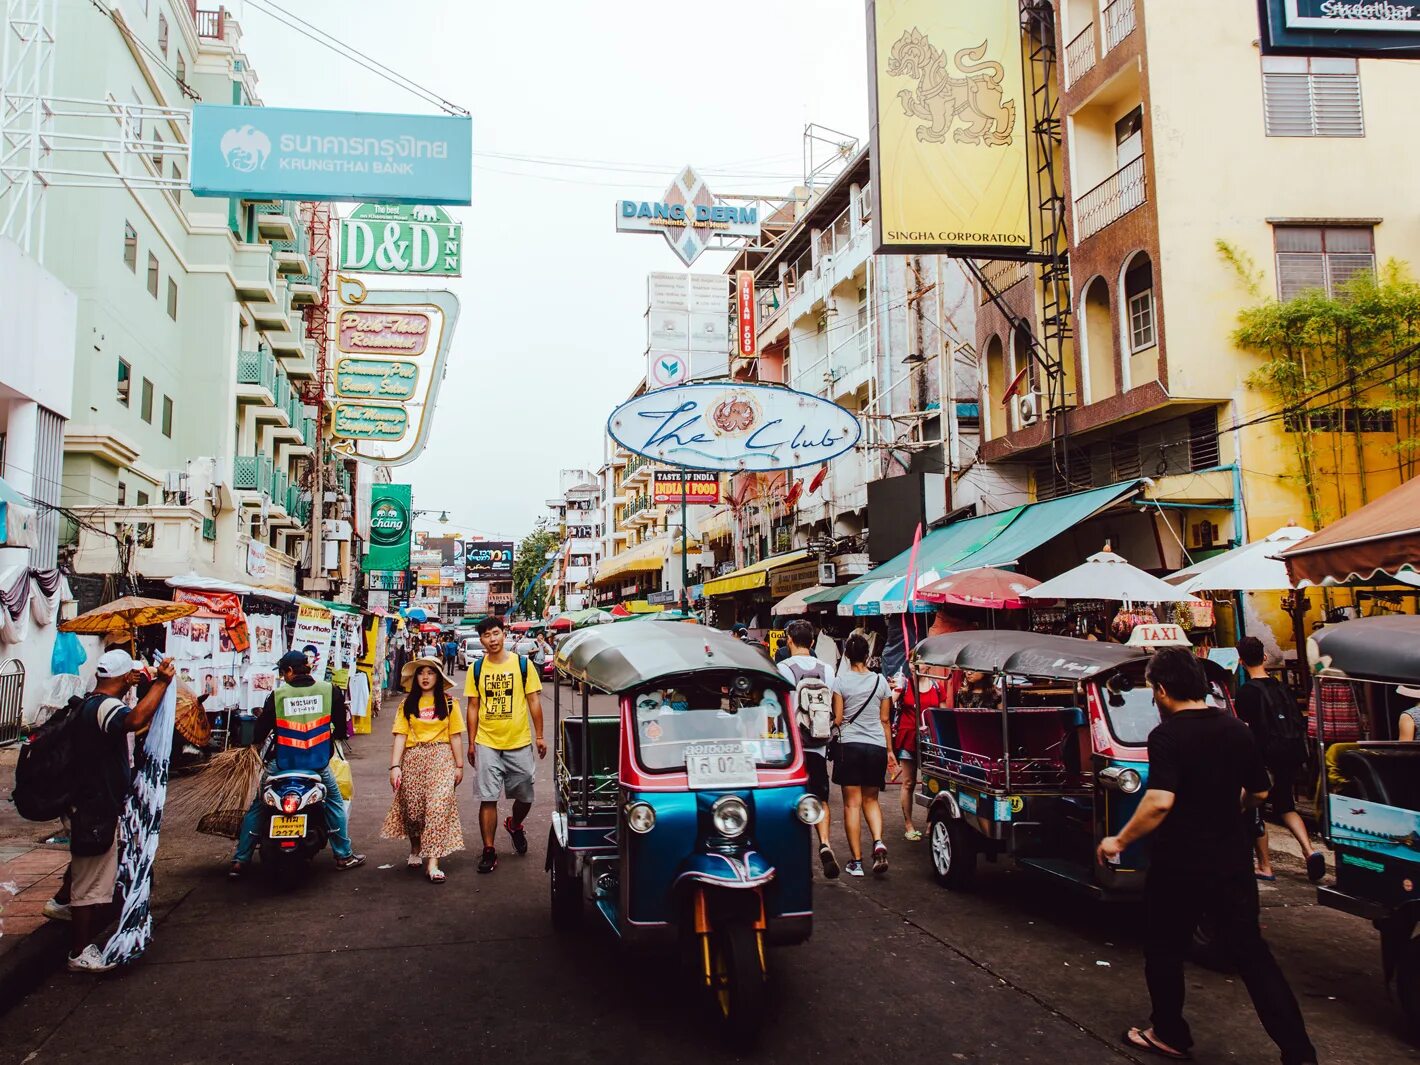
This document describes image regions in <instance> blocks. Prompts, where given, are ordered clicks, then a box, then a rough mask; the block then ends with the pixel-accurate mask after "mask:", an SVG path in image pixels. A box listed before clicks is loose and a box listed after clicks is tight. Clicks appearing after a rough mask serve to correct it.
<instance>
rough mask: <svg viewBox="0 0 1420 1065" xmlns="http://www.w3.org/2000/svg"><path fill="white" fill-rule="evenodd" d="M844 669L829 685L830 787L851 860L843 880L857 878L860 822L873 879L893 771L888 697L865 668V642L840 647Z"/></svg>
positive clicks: (882, 849) (880, 860)
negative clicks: (869, 844)
mask: <svg viewBox="0 0 1420 1065" xmlns="http://www.w3.org/2000/svg"><path fill="white" fill-rule="evenodd" d="M843 657H844V658H846V659H847V660H848V668H847V669H844V670H839V673H838V677H837V679H835V680H834V682H833V722H834V724H835V725H836V726H837V727H838V754H837V755H836V757H835V758H834V762H833V782H834V783H835V784H837V785H838V786H839V787H840V788H841V789H842V790H843V830H844V832H845V834H846V835H847V836H848V851H849V853H850V854H852V856H853V857H852V859H851V860H850V861H849V862H848V864H847V865H846V866H845V867H844V872H846V873H847V874H848V875H849V876H862V875H863V820H864V819H865V818H866V819H867V822H868V829H869V831H870V832H872V834H873V874H874V875H875V876H882V875H883V874H884V873H886V872H887V869H888V854H887V845H886V844H885V843H883V810H882V806H881V805H880V804H879V802H878V793H879V792H881V791H882V789H883V785H884V784H885V783H886V780H887V776H888V774H889V773H891V774H894V775H896V773H897V771H898V764H897V757H896V755H894V754H893V750H892V726H891V725H890V724H889V719H890V716H891V714H892V693H891V692H890V691H889V690H888V683H887V680H886V679H884V677H883V675H882V674H881V673H875V672H873V671H872V670H870V669H869V668H868V641H867V640H865V639H863V637H861V636H850V637H848V640H847V641H846V642H845V643H844V645H843Z"/></svg>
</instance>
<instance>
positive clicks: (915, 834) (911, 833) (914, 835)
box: [902, 828, 922, 843]
mask: <svg viewBox="0 0 1420 1065" xmlns="http://www.w3.org/2000/svg"><path fill="white" fill-rule="evenodd" d="M902 838H903V839H905V840H907V841H908V842H909V843H916V842H917V841H918V840H919V839H921V838H922V833H921V832H920V831H919V830H918V829H915V828H909V829H908V830H907V831H906V832H904V833H903V834H902Z"/></svg>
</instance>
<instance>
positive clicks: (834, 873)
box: [818, 844, 838, 880]
mask: <svg viewBox="0 0 1420 1065" xmlns="http://www.w3.org/2000/svg"><path fill="white" fill-rule="evenodd" d="M818 860H819V862H820V864H822V865H823V875H824V876H826V877H828V879H830V880H837V879H838V859H837V858H835V857H834V856H833V848H832V847H830V846H828V845H827V844H825V845H824V846H822V847H820V848H819V849H818Z"/></svg>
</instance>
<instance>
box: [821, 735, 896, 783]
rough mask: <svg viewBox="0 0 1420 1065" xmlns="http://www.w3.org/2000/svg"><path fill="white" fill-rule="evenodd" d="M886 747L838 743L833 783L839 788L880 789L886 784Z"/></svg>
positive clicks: (870, 744)
mask: <svg viewBox="0 0 1420 1065" xmlns="http://www.w3.org/2000/svg"><path fill="white" fill-rule="evenodd" d="M887 757H888V752H887V748H886V747H879V746H878V745H877V744H876V743H840V744H839V745H838V758H837V759H835V760H834V763H833V782H834V783H835V784H837V785H839V786H840V787H849V788H881V787H882V786H883V785H884V784H885V783H886V782H887Z"/></svg>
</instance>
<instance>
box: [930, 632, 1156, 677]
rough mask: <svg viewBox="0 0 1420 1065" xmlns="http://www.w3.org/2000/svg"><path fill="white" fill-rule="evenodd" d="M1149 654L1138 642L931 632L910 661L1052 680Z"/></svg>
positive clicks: (1083, 674) (1092, 673)
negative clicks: (937, 634)
mask: <svg viewBox="0 0 1420 1065" xmlns="http://www.w3.org/2000/svg"><path fill="white" fill-rule="evenodd" d="M1148 658H1149V653H1148V652H1147V651H1145V650H1144V649H1143V648H1141V647H1126V646H1125V645H1124V644H1118V643H1096V642H1094V641H1091V640H1077V639H1075V638H1074V637H1073V636H1043V635H1038V634H1036V633H1033V632H1001V631H985V632H953V633H948V634H946V635H944V636H931V637H928V638H927V639H925V640H923V641H922V642H921V643H919V644H918V645H917V649H916V650H915V651H914V652H913V654H912V661H913V664H914V665H919V664H920V665H924V666H937V667H940V668H949V669H950V668H956V669H966V670H971V671H973V672H977V673H1009V674H1012V675H1014V676H1020V677H1044V678H1048V679H1051V680H1085V679H1087V678H1089V677H1093V676H1095V675H1096V674H1098V673H1104V672H1106V671H1108V670H1111V669H1115V668H1117V667H1118V666H1122V665H1125V664H1127V663H1130V662H1143V661H1146V660H1147V659H1148Z"/></svg>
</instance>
